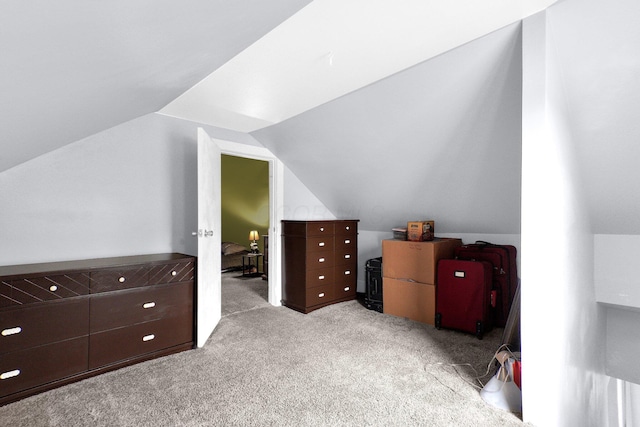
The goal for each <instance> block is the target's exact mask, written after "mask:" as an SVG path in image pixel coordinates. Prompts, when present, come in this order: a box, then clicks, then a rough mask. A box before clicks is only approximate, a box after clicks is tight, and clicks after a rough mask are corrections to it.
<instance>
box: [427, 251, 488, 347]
mask: <svg viewBox="0 0 640 427" xmlns="http://www.w3.org/2000/svg"><path fill="white" fill-rule="evenodd" d="M492 283H493V266H492V265H491V264H490V263H489V262H486V261H467V260H457V259H441V260H440V261H438V276H437V283H436V319H435V321H436V328H438V329H440V328H447V329H456V330H459V331H465V332H470V333H472V334H476V336H477V337H478V338H479V339H482V335H483V334H484V333H485V332H489V331H490V330H491V329H492V328H493V321H494V311H495V304H492V303H495V292H494V291H493V286H492Z"/></svg>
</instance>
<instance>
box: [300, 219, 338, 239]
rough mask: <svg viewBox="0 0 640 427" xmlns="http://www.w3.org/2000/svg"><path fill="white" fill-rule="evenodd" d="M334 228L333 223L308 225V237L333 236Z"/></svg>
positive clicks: (309, 223) (321, 222)
mask: <svg viewBox="0 0 640 427" xmlns="http://www.w3.org/2000/svg"><path fill="white" fill-rule="evenodd" d="M333 232H334V227H333V222H331V221H326V222H325V221H319V222H313V221H312V222H308V223H307V233H306V234H307V237H313V236H333Z"/></svg>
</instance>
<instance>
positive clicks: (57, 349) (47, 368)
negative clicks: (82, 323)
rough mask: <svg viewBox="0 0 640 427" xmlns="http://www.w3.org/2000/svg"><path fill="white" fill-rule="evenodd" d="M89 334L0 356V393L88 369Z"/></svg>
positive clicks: (40, 383) (27, 387)
mask: <svg viewBox="0 0 640 427" xmlns="http://www.w3.org/2000/svg"><path fill="white" fill-rule="evenodd" d="M88 353H89V344H88V338H87V337H86V336H85V337H81V338H75V339H72V340H67V341H62V342H57V343H54V344H48V345H44V346H40V347H35V348H30V349H27V350H21V351H16V352H13V353H9V354H6V355H3V356H2V357H0V397H4V396H7V395H9V394H12V393H16V392H19V391H22V390H27V389H29V388H32V387H36V386H39V385H42V384H46V383H49V382H52V381H56V380H59V379H62V378H66V377H69V376H71V375H74V374H79V373H81V372H84V371H86V370H87V365H88V362H87V355H88Z"/></svg>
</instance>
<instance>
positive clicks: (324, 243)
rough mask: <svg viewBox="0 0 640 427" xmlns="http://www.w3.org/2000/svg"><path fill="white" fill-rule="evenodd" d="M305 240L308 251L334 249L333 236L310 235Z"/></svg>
mask: <svg viewBox="0 0 640 427" xmlns="http://www.w3.org/2000/svg"><path fill="white" fill-rule="evenodd" d="M305 241H306V251H307V253H315V252H327V251H333V247H334V246H333V244H334V239H333V236H322V237H309V238H307V239H305Z"/></svg>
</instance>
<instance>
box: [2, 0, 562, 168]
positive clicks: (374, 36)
mask: <svg viewBox="0 0 640 427" xmlns="http://www.w3.org/2000/svg"><path fill="white" fill-rule="evenodd" d="M552 2H553V1H550V0H519V1H514V0H491V1H486V2H482V4H481V5H480V6H479V5H478V4H479V2H476V1H471V0H458V1H457V2H455V3H451V4H448V5H447V6H446V7H443V6H442V2H438V1H427V2H425V1H418V0H407V1H406V2H403V3H402V4H398V3H397V2H394V1H391V0H376V1H362V0H353V1H346V2H345V1H340V0H316V1H314V2H311V1H310V0H277V1H269V2H266V1H261V0H237V1H224V0H193V1H189V2H175V1H170V0H140V1H136V2H131V1H126V0H113V1H109V2H101V1H97V0H90V1H87V0H60V1H57V2H50V1H46V0H25V1H3V2H2V3H0V62H1V65H2V66H1V67H0V94H2V96H0V118H1V120H2V126H1V127H0V140H1V141H2V144H3V154H2V156H0V171H3V170H6V169H8V168H10V167H12V166H15V165H16V164H19V163H21V162H24V161H26V160H29V159H31V158H34V157H36V156H38V155H41V154H43V153H46V152H48V151H51V150H54V149H56V148H58V147H60V146H62V145H65V144H68V143H71V142H74V141H77V140H79V139H82V138H84V137H86V136H89V135H91V134H94V133H97V132H99V131H102V130H104V129H107V128H109V127H112V126H115V125H118V124H120V123H123V122H125V121H128V120H131V119H133V118H136V117H139V116H141V115H144V114H148V113H151V112H156V111H159V110H162V111H163V113H165V114H170V115H175V116H179V117H183V118H186V119H189V120H195V121H200V122H203V123H209V124H214V125H216V126H219V127H224V128H229V129H237V130H243V131H249V130H254V129H256V128H260V127H263V126H264V125H268V124H272V123H276V122H279V121H281V120H283V119H286V118H288V117H291V116H293V115H296V114H298V113H300V112H302V111H305V110H308V109H310V108H313V107H315V106H317V105H319V104H321V103H324V102H327V101H329V100H331V99H333V98H336V97H338V96H341V95H343V94H345V93H348V92H350V91H352V90H354V89H357V88H358V87H362V86H364V85H367V84H370V83H372V82H373V81H375V80H378V79H380V78H383V77H385V76H387V75H390V74H392V73H394V72H397V71H400V70H402V69H404V68H407V67H409V66H412V65H414V64H416V63H418V62H420V61H423V60H425V59H428V58H429V57H431V56H433V55H437V54H438V53H441V52H442V51H444V50H447V49H451V48H453V47H455V46H457V45H460V44H463V43H466V42H468V41H470V40H472V39H474V38H476V37H478V36H481V35H483V34H486V33H488V32H490V31H492V30H495V29H497V28H500V27H502V26H505V25H507V24H509V23H511V22H514V21H517V20H518V19H520V18H521V17H522V16H526V15H527V14H530V13H532V12H535V11H537V10H540V9H541V8H544V6H546V5H547V4H549V3H552ZM327 66H329V67H330V68H331V70H330V71H331V72H330V73H329V74H327V73H326V70H327ZM210 82H214V83H213V84H212V83H210ZM212 87H213V88H212ZM221 93H222V94H221ZM165 106H166V107H165Z"/></svg>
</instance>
